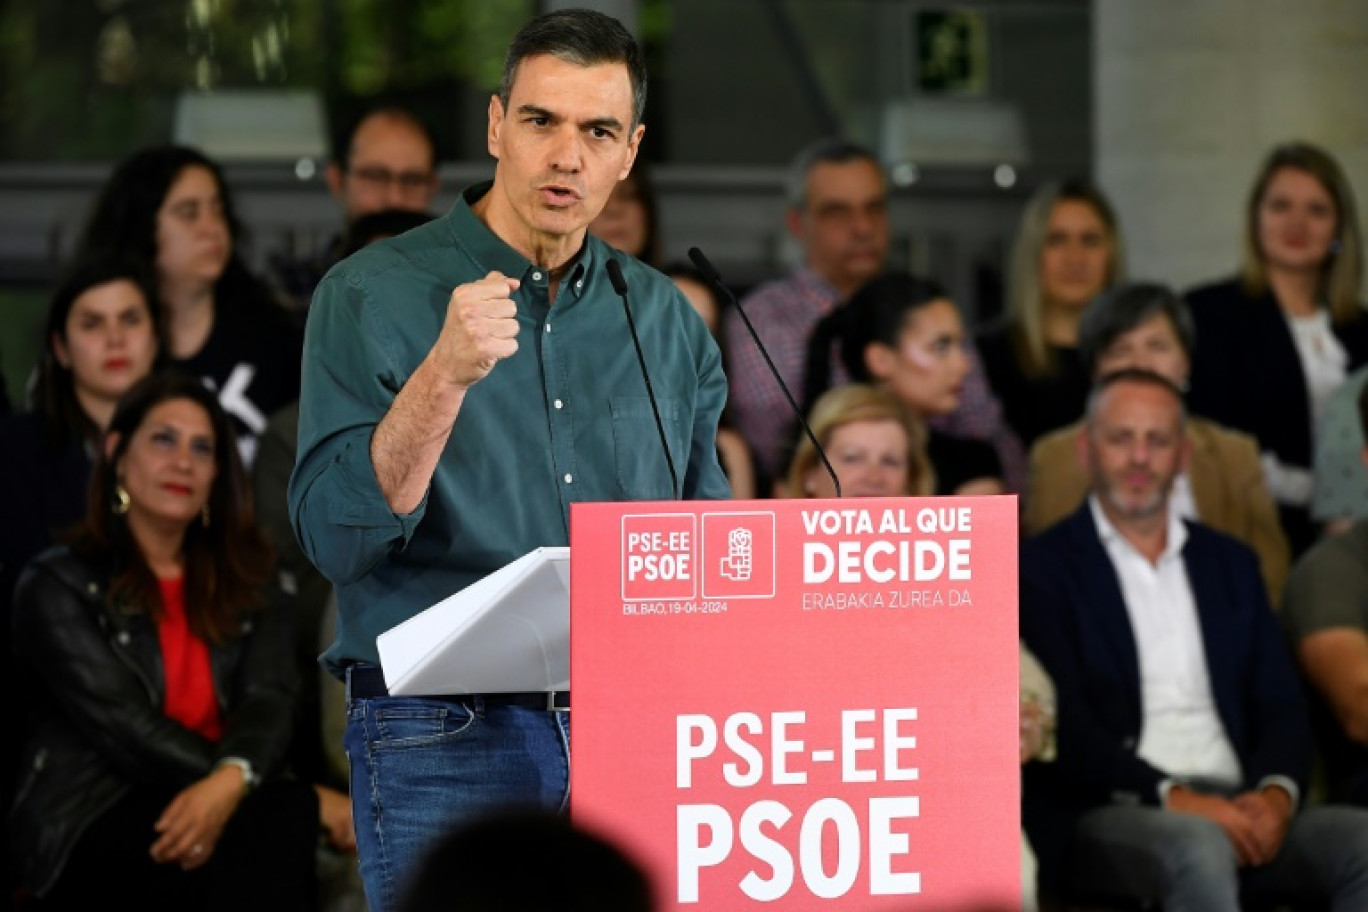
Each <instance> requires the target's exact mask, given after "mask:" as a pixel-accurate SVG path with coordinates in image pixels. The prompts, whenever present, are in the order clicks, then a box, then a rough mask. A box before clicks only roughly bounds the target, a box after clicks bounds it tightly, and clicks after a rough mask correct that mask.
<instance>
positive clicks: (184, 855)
mask: <svg viewBox="0 0 1368 912" xmlns="http://www.w3.org/2000/svg"><path fill="white" fill-rule="evenodd" d="M270 575H271V559H270V549H269V547H268V546H267V545H266V543H265V541H264V540H263V539H262V537H261V535H260V533H259V532H258V531H257V529H256V526H255V525H254V523H253V518H252V507H251V495H250V491H249V489H248V487H247V481H246V476H245V473H244V471H243V468H242V463H241V461H240V460H239V459H238V455H237V452H236V448H235V445H234V438H233V430H232V426H231V424H230V421H229V419H228V417H227V416H226V414H225V413H224V412H223V410H222V409H221V408H220V407H219V405H218V403H217V402H216V401H215V399H214V395H213V393H212V392H211V391H209V390H208V389H206V388H205V386H204V385H203V384H202V383H201V382H200V381H199V380H197V379H194V378H191V377H184V376H179V375H175V374H169V375H168V374H162V375H154V376H152V377H149V378H147V379H145V380H143V381H142V382H141V383H139V384H138V385H137V386H135V387H134V388H133V389H131V390H130V391H129V392H128V393H127V394H126V395H125V397H124V398H123V399H122V400H121V401H120V404H119V407H118V409H117V411H116V412H115V413H114V415H113V417H112V418H111V419H110V422H109V428H108V433H107V436H106V437H105V447H104V452H103V453H102V454H101V458H100V461H99V464H98V465H97V467H96V470H95V474H94V476H93V481H92V484H91V494H90V503H89V506H88V510H87V513H86V519H85V523H84V525H83V526H82V528H81V530H80V533H79V535H78V536H77V537H76V538H75V539H74V540H73V544H72V545H70V546H62V547H58V548H53V549H51V550H49V551H47V552H45V553H44V554H42V555H40V556H39V557H38V558H37V559H35V560H34V561H33V562H32V563H31V564H30V565H29V566H28V568H27V569H26V570H25V572H24V574H23V575H22V577H21V578H20V581H19V585H18V588H17V590H16V592H15V599H14V636H15V645H16V650H15V654H16V656H17V657H18V659H19V661H20V663H21V667H20V672H21V673H22V675H23V676H24V678H25V679H26V680H28V681H29V682H30V684H29V698H28V699H26V700H25V701H24V705H23V708H24V709H25V710H26V712H27V715H28V727H27V730H26V734H25V737H24V741H23V748H22V755H23V760H24V762H23V763H22V765H21V767H20V769H21V779H20V785H19V790H18V793H17V798H16V801H15V804H14V808H13V810H12V811H11V814H10V832H11V836H12V837H13V842H12V844H13V845H14V847H15V851H16V852H17V853H18V855H17V859H16V860H17V862H18V867H19V871H20V875H21V880H22V884H23V886H24V887H25V888H26V889H27V890H28V891H29V892H30V893H31V894H33V895H36V896H38V897H41V898H42V899H43V900H44V903H43V908H53V909H82V910H84V909H92V908H99V907H102V906H104V905H108V904H110V903H113V904H114V905H129V906H130V907H133V908H138V909H168V910H169V909H211V910H212V909H224V910H227V909H233V910H238V909H246V908H252V909H280V910H287V909H288V910H299V909H306V908H309V907H310V904H311V903H312V902H313V901H314V894H315V892H316V891H315V888H314V871H313V864H314V854H313V853H314V843H315V838H316V833H317V826H318V803H317V799H316V798H315V796H314V793H313V791H312V790H311V789H310V788H309V786H307V785H304V784H302V783H296V782H293V781H288V780H283V779H280V778H279V777H278V773H279V772H280V770H281V768H282V765H283V763H284V760H285V754H286V750H287V748H288V747H289V743H290V732H291V726H292V724H293V719H294V713H295V704H294V666H293V664H292V663H291V661H290V655H289V653H290V636H291V619H290V615H289V611H288V609H287V608H284V607H282V606H281V605H280V604H279V603H277V602H275V601H268V599H267V597H266V595H265V594H264V593H265V590H266V583H267V580H268V579H269V578H270Z"/></svg>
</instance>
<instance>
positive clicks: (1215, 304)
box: [1187, 143, 1368, 557]
mask: <svg viewBox="0 0 1368 912" xmlns="http://www.w3.org/2000/svg"><path fill="white" fill-rule="evenodd" d="M1362 275H1363V251H1362V236H1361V235H1360V233H1359V224H1358V214H1357V211H1356V206H1355V204H1354V194H1353V190H1352V189H1351V188H1350V186H1349V182H1348V180H1347V179H1346V178H1345V176H1344V172H1343V171H1342V170H1341V169H1340V167H1339V165H1338V164H1337V163H1336V162H1335V160H1334V159H1333V158H1331V157H1330V155H1329V154H1328V153H1326V152H1325V151H1324V150H1322V149H1319V148H1317V147H1315V146H1312V145H1308V144H1305V143H1291V144H1288V145H1284V146H1279V147H1277V148H1276V149H1274V150H1273V151H1272V153H1271V154H1270V155H1269V156H1268V157H1267V159H1265V161H1264V163H1263V166H1262V168H1261V169H1260V171H1259V174H1258V177H1257V178H1256V180H1255V181H1254V186H1253V188H1252V190H1251V192H1250V195H1249V200H1248V203H1247V205H1246V210H1245V237H1244V262H1243V264H1242V267H1241V271H1240V275H1239V276H1238V277H1236V278H1232V279H1228V280H1226V281H1223V282H1218V283H1215V284H1211V285H1206V286H1203V287H1200V288H1197V289H1194V290H1192V291H1189V292H1188V294H1187V298H1188V302H1189V304H1190V305H1191V307H1192V318H1193V322H1194V324H1195V326H1196V330H1197V340H1198V344H1197V349H1196V353H1195V357H1194V358H1193V362H1192V389H1191V391H1190V393H1189V395H1188V402H1189V405H1190V406H1191V408H1192V410H1193V412H1194V413H1196V414H1199V415H1203V416H1205V417H1207V418H1211V419H1212V420H1214V421H1218V422H1220V423H1221V424H1224V425H1226V426H1228V427H1232V428H1235V429H1236V430H1241V431H1244V432H1246V433H1248V434H1251V435H1252V436H1253V437H1254V438H1255V439H1256V440H1257V441H1258V443H1259V448H1260V450H1261V451H1262V454H1263V464H1264V474H1265V475H1266V477H1267V479H1268V483H1269V485H1268V486H1269V489H1270V490H1271V491H1272V493H1273V497H1274V499H1275V500H1276V501H1277V502H1278V510H1279V514H1280V516H1281V519H1282V521H1283V527H1284V530H1285V531H1286V532H1287V537H1288V540H1289V542H1290V544H1291V545H1292V554H1293V556H1294V557H1295V556H1296V555H1298V554H1300V553H1301V552H1302V551H1304V550H1305V549H1306V548H1307V547H1308V546H1309V545H1310V544H1311V542H1312V541H1313V540H1314V539H1315V536H1316V531H1315V527H1314V525H1313V523H1312V521H1311V517H1310V513H1309V510H1308V504H1309V503H1310V499H1311V495H1312V486H1313V484H1314V479H1313V477H1312V474H1311V468H1310V467H1311V464H1312V453H1313V441H1314V433H1315V428H1316V426H1317V424H1318V421H1319V417H1320V410H1321V407H1322V406H1323V405H1324V403H1325V402H1326V400H1327V399H1328V398H1329V397H1330V395H1331V393H1333V392H1334V390H1335V389H1336V388H1337V387H1338V386H1339V385H1340V384H1341V383H1343V381H1344V379H1345V377H1346V376H1347V375H1348V374H1349V373H1350V372H1352V371H1353V370H1354V369H1356V368H1357V367H1359V366H1361V365H1363V364H1364V363H1366V362H1368V317H1365V315H1364V312H1363V307H1362V305H1361V303H1360V301H1359V283H1360V281H1361V279H1362Z"/></svg>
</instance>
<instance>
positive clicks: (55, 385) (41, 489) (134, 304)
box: [0, 260, 158, 654]
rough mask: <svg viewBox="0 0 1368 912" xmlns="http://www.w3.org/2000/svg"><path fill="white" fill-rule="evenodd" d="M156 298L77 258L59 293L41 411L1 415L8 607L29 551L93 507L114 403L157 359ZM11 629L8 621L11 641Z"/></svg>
mask: <svg viewBox="0 0 1368 912" xmlns="http://www.w3.org/2000/svg"><path fill="white" fill-rule="evenodd" d="M150 300H151V298H150V295H149V294H148V292H147V286H146V283H145V277H144V275H143V273H142V272H141V271H140V270H139V268H138V267H137V266H135V265H133V264H132V263H129V262H127V261H119V260H99V261H91V262H87V263H82V264H79V265H77V266H76V267H75V268H74V269H73V270H72V271H71V273H70V274H69V275H68V276H67V278H66V279H65V280H64V281H63V282H62V284H61V285H60V286H58V288H57V291H56V293H55V294H53V296H52V302H51V303H50V304H49V305H48V310H47V318H46V321H45V324H44V328H43V340H42V348H41V349H40V350H39V354H38V367H37V385H36V387H35V390H34V400H35V401H34V410H33V411H32V412H28V413H24V414H19V415H14V416H12V417H9V418H6V419H4V420H3V421H0V503H3V504H4V505H5V516H6V518H5V522H3V523H0V604H3V605H6V606H8V604H9V598H10V594H11V593H12V592H13V591H14V582H15V580H16V579H17V578H18V575H19V571H20V570H21V569H22V568H23V566H24V564H25V563H27V562H28V560H29V558H31V557H33V556H34V555H35V554H37V553H38V552H39V551H42V550H43V549H44V548H46V547H47V546H48V545H50V544H52V542H53V540H54V539H53V535H54V533H55V532H56V531H58V530H60V529H62V528H63V527H65V526H68V525H71V524H72V523H74V522H76V520H78V519H80V518H81V517H82V516H84V515H85V511H86V492H87V489H88V488H89V487H90V470H91V467H92V466H93V465H94V457H95V453H96V451H97V449H98V446H99V441H100V437H101V435H102V434H103V433H104V429H105V427H106V426H107V425H108V424H109V418H110V416H111V415H112V414H113V413H114V406H115V405H116V404H117V403H118V401H119V397H120V396H122V395H123V394H124V393H125V392H126V391H127V390H128V389H129V387H131V386H133V384H134V383H136V382H137V381H139V380H141V379H142V378H143V377H145V376H147V375H148V374H149V373H151V371H152V367H153V364H154V362H155V361H156V359H157V351H158V342H157V314H156V311H155V310H154V309H153V307H152V305H151V303H150ZM5 617H6V619H8V617H9V614H8V612H6V614H5ZM8 634H9V625H8V624H6V625H5V627H4V636H5V637H6V641H7V639H8ZM6 654H8V653H6Z"/></svg>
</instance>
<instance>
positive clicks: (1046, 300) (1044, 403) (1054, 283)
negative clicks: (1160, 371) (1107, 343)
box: [977, 180, 1122, 449]
mask: <svg viewBox="0 0 1368 912" xmlns="http://www.w3.org/2000/svg"><path fill="white" fill-rule="evenodd" d="M1121 273H1122V256H1121V233H1120V228H1119V226H1118V223H1117V220H1116V213H1115V211H1114V210H1113V209H1112V206H1111V203H1109V202H1108V201H1107V198H1106V197H1105V196H1103V195H1102V191H1101V190H1099V189H1098V188H1096V187H1094V186H1093V185H1091V184H1089V183H1086V182H1084V181H1077V180H1071V181H1064V182H1061V183H1056V184H1049V185H1047V186H1045V187H1043V188H1041V189H1040V190H1039V191H1038V192H1037V193H1036V194H1035V196H1034V197H1032V198H1031V201H1030V202H1029V203H1028V204H1027V206H1026V210H1025V212H1024V213H1023V214H1022V217H1021V225H1020V227H1019V228H1018V230H1017V236H1016V241H1015V244H1014V245H1013V248H1012V257H1011V264H1010V270H1009V276H1008V285H1007V315H1006V318H1005V319H1004V320H1003V321H1002V322H1001V323H1000V324H998V325H997V326H996V327H994V328H992V329H990V330H988V331H987V332H985V333H984V334H982V335H981V336H980V337H979V339H978V340H977V341H978V349H979V353H980V354H981V355H982V357H983V367H984V370H985V371H986V372H987V374H988V383H989V385H991V386H992V388H993V393H994V394H995V395H996V396H997V397H998V399H999V400H1000V401H1001V402H1002V410H1003V417H1004V418H1005V419H1006V421H1007V424H1008V425H1009V426H1010V427H1011V429H1012V430H1013V431H1014V432H1015V433H1016V435H1017V437H1019V438H1020V439H1021V442H1022V444H1023V445H1024V446H1025V447H1026V448H1027V449H1030V446H1031V444H1032V443H1033V442H1035V440H1036V438H1038V437H1040V436H1041V435H1042V434H1045V433H1047V432H1048V431H1052V430H1054V429H1055V428H1057V427H1063V426H1064V425H1066V424H1070V423H1072V422H1074V421H1076V420H1077V419H1079V418H1080V417H1082V415H1083V404H1084V401H1085V400H1086V399H1087V395H1088V384H1089V378H1088V375H1087V372H1086V371H1085V370H1084V369H1083V363H1082V360H1081V359H1080V357H1079V354H1078V321H1079V318H1080V317H1081V316H1082V315H1083V310H1084V308H1086V307H1087V306H1088V302H1089V301H1091V300H1092V299H1093V298H1095V297H1096V296H1097V295H1098V294H1100V293H1101V292H1102V291H1104V290H1105V289H1107V288H1110V287H1111V286H1112V285H1114V284H1115V283H1116V282H1117V281H1119V279H1120V278H1121Z"/></svg>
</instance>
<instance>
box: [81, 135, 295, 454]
mask: <svg viewBox="0 0 1368 912" xmlns="http://www.w3.org/2000/svg"><path fill="white" fill-rule="evenodd" d="M241 234H242V232H241V229H240V227H239V223H238V220H237V216H236V215H235V211H234V208H233V202H232V199H231V197H230V195H229V193H228V186H227V184H226V183H225V182H224V179H223V173H222V172H221V171H220V170H219V167H218V165H216V164H215V163H214V162H212V161H210V160H209V159H208V158H206V157H205V156H204V155H202V154H201V153H199V152H197V151H195V150H194V149H189V148H185V147H183V146H160V147H153V148H148V149H143V150H141V151H139V152H135V153H134V154H133V155H131V156H129V157H128V158H127V159H125V160H124V161H123V162H121V163H120V164H119V165H118V166H117V167H116V168H115V169H114V173H113V174H111V175H110V177H109V180H108V181H107V182H106V183H105V186H104V189H103V190H102V191H101V193H100V197H99V199H98V200H97V201H96V204H95V209H94V212H93V213H92V214H91V217H90V221H89V223H88V224H87V225H86V228H85V234H84V236H83V238H82V240H81V250H82V251H83V252H84V253H85V254H90V255H98V254H114V255H116V256H119V257H123V258H127V259H130V260H132V261H133V262H134V263H137V264H138V265H140V266H141V267H142V268H143V269H145V270H146V271H147V272H148V273H149V274H150V275H151V276H152V281H153V283H154V285H155V291H156V296H157V302H158V304H159V306H160V309H161V329H162V341H163V352H164V354H165V356H166V357H167V359H168V362H169V365H170V366H171V367H174V368H176V369H177V370H180V371H182V372H184V373H187V374H190V375H192V376H197V377H202V378H203V379H204V380H205V381H206V382H207V383H209V384H211V385H212V386H213V388H214V389H215V390H217V391H218V395H219V402H220V403H221V404H222V406H223V408H224V409H225V410H226V411H227V412H228V414H229V415H230V416H231V417H232V418H233V421H234V423H235V425H236V428H237V438H238V445H239V447H240V448H241V450H242V456H243V461H244V462H245V463H246V464H247V465H248V466H250V465H251V463H252V459H253V458H254V456H255V454H256V442H257V435H258V434H260V433H261V432H262V431H263V430H264V429H265V428H266V420H267V418H269V417H270V416H271V415H272V414H273V413H275V412H276V410H278V409H280V408H281V407H282V406H284V405H285V404H286V403H288V402H293V401H294V400H295V399H297V398H299V365H300V357H301V353H302V346H303V339H302V336H301V334H300V332H299V329H298V327H297V326H296V325H295V323H294V322H292V321H291V319H290V317H289V316H288V315H287V314H286V312H285V311H284V310H283V309H282V308H281V307H279V306H278V305H277V304H276V303H275V301H274V300H273V299H272V297H271V295H270V293H269V292H268V291H267V289H266V286H265V285H263V284H262V283H261V282H260V281H258V280H257V279H256V278H255V277H254V276H253V275H252V274H251V273H250V272H248V270H247V267H246V265H245V264H244V262H243V260H242V257H241V252H240V250H239V246H240V240H241Z"/></svg>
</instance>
